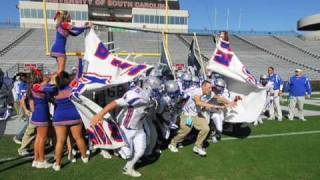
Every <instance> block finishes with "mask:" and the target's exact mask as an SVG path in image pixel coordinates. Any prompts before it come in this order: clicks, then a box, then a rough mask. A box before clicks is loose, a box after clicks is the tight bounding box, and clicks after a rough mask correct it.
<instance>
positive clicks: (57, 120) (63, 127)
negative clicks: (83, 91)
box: [53, 71, 89, 171]
mask: <svg viewBox="0 0 320 180" xmlns="http://www.w3.org/2000/svg"><path fill="white" fill-rule="evenodd" d="M55 81H56V86H57V88H58V93H57V95H56V96H54V99H55V108H54V113H53V126H54V129H55V132H56V136H57V143H56V147H55V159H56V162H55V163H54V164H53V169H54V170H55V171H59V170H60V166H61V157H62V153H63V146H64V144H65V141H66V137H67V134H68V133H67V132H68V129H70V131H71V135H72V137H73V138H74V140H75V142H76V144H77V146H78V149H79V151H80V153H81V159H82V161H83V162H84V163H87V162H88V160H89V158H88V157H87V155H86V149H87V148H86V144H85V141H84V138H83V136H82V122H81V117H80V115H79V113H78V111H77V109H76V107H75V105H74V104H73V103H72V101H71V100H70V98H71V95H72V88H71V87H70V86H69V84H70V76H69V74H68V73H67V72H65V71H62V72H61V73H60V74H59V75H58V76H56V78H55Z"/></svg>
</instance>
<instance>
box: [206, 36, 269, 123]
mask: <svg viewBox="0 0 320 180" xmlns="http://www.w3.org/2000/svg"><path fill="white" fill-rule="evenodd" d="M207 70H208V71H211V72H216V73H219V74H221V75H223V76H224V80H225V81H226V82H227V85H228V87H227V88H228V90H229V91H230V94H231V96H232V97H236V96H240V97H241V98H242V100H241V101H238V103H237V107H236V108H234V109H230V110H229V111H228V113H227V115H226V118H225V121H227V122H232V123H241V122H248V123H250V122H253V121H255V120H257V119H258V117H259V115H260V113H261V112H262V109H263V107H264V104H265V101H266V89H264V88H262V87H260V86H259V84H258V82H257V81H256V79H255V77H254V76H253V75H252V74H251V73H250V72H249V70H248V69H247V68H246V67H245V66H244V65H243V64H242V62H241V61H240V60H239V58H238V57H237V56H236V55H235V53H234V52H233V51H232V49H231V47H230V42H228V41H224V40H222V39H221V38H220V39H219V41H218V42H217V46H216V49H215V51H214V53H213V55H212V57H211V59H210V61H209V63H208V65H207Z"/></svg>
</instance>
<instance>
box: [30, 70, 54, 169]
mask: <svg viewBox="0 0 320 180" xmlns="http://www.w3.org/2000/svg"><path fill="white" fill-rule="evenodd" d="M31 77H32V78H31V79H32V81H33V82H32V84H31V87H30V88H29V90H28V97H29V101H30V102H29V103H30V104H32V108H31V110H32V111H33V112H32V115H31V124H32V125H34V126H35V127H36V139H35V142H34V161H33V162H32V167H35V168H50V167H51V166H52V164H51V163H48V162H47V161H46V160H45V143H46V140H47V137H48V127H49V119H50V117H49V116H50V115H49V104H48V100H47V97H46V93H50V92H52V91H54V89H53V88H51V87H49V85H48V82H49V80H50V79H49V78H48V77H43V75H42V73H41V71H39V70H37V69H33V70H32V74H31Z"/></svg>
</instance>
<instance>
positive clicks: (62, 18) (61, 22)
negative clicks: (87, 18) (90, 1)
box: [50, 11, 92, 74]
mask: <svg viewBox="0 0 320 180" xmlns="http://www.w3.org/2000/svg"><path fill="white" fill-rule="evenodd" d="M54 20H55V21H57V25H56V30H57V32H56V39H55V42H54V43H53V46H52V48H51V54H50V55H51V57H53V58H55V59H56V61H57V64H58V70H57V73H58V74H59V73H61V72H62V71H64V68H65V63H66V62H65V61H66V42H67V37H68V36H69V34H70V35H72V36H78V35H80V34H81V33H82V32H84V30H85V29H88V28H90V27H91V26H92V23H89V22H87V23H86V24H85V26H83V27H75V26H72V25H71V24H70V21H71V17H70V14H69V13H68V12H67V11H58V12H57V13H56V15H55V17H54Z"/></svg>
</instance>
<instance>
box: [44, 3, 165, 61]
mask: <svg viewBox="0 0 320 180" xmlns="http://www.w3.org/2000/svg"><path fill="white" fill-rule="evenodd" d="M42 11H43V20H44V37H45V54H46V55H47V56H50V51H49V45H50V44H49V38H48V37H49V36H48V18H47V2H46V0H42ZM113 54H114V55H115V56H120V57H127V56H136V57H160V53H154V52H147V53H146V52H119V53H113ZM66 55H67V56H79V53H78V52H66ZM83 55H84V53H83V52H81V56H83Z"/></svg>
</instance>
